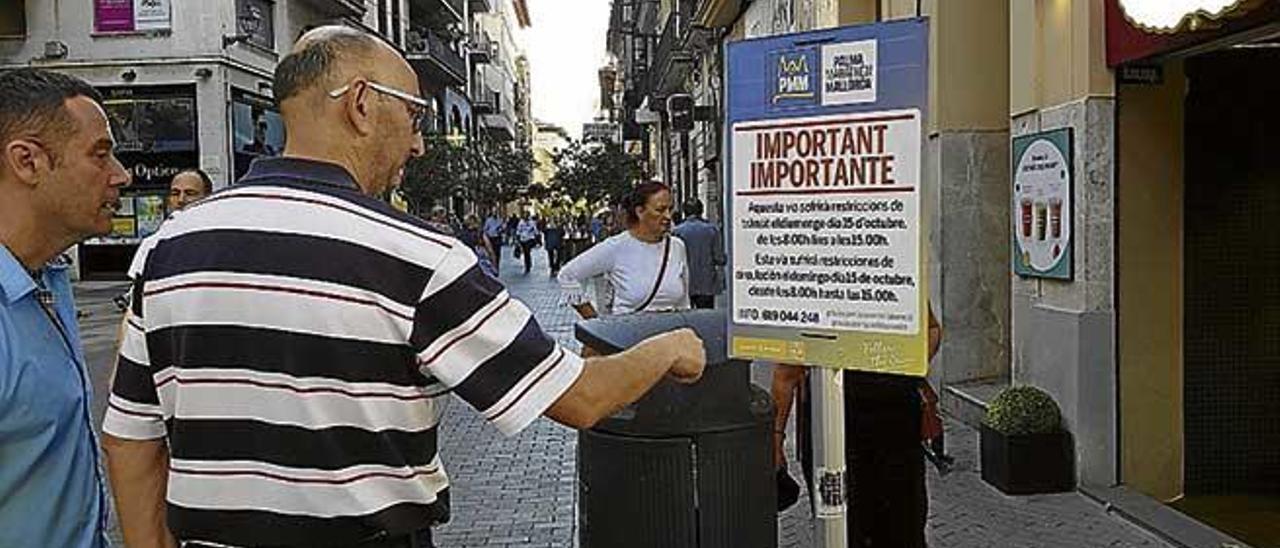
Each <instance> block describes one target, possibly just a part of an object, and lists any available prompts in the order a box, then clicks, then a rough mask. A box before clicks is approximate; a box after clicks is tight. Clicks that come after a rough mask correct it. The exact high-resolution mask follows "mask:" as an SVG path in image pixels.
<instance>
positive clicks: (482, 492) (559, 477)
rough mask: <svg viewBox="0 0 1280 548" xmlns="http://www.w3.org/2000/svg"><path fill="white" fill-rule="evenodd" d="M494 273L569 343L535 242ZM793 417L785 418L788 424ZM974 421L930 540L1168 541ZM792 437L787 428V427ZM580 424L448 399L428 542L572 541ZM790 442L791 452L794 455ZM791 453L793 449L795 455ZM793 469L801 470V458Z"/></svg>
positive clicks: (785, 544) (935, 486)
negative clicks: (1037, 479)
mask: <svg viewBox="0 0 1280 548" xmlns="http://www.w3.org/2000/svg"><path fill="white" fill-rule="evenodd" d="M504 253H505V255H504V257H503V265H502V266H503V272H502V280H503V282H504V283H505V284H506V285H507V287H508V288H509V290H510V291H511V293H512V295H513V296H515V297H516V298H518V299H520V300H522V301H524V302H525V303H526V304H527V305H528V306H529V307H530V308H531V309H533V310H534V313H535V314H536V316H537V318H538V321H539V323H540V324H541V325H542V327H543V329H544V330H545V331H546V332H547V333H549V334H550V335H551V336H553V337H555V338H556V339H558V340H559V341H560V342H562V343H564V344H565V345H566V346H568V347H569V348H571V349H573V350H575V351H576V350H578V348H579V345H578V343H577V341H575V340H574V339H573V325H574V322H575V321H576V317H577V316H576V314H575V313H574V312H573V310H572V309H570V308H569V307H568V306H565V305H564V303H563V300H562V299H561V297H560V291H559V286H558V285H557V284H556V283H555V281H554V280H553V279H552V278H551V277H550V276H549V274H548V272H547V267H546V263H545V259H546V256H545V254H544V253H542V252H541V251H535V258H536V260H535V263H534V268H533V271H532V272H531V273H530V274H528V275H524V274H523V273H522V269H521V265H520V264H519V263H518V262H517V261H515V260H513V259H512V258H511V256H510V249H509V248H507V249H505V250H504ZM124 287H125V286H124V285H122V284H118V283H101V282H88V283H82V284H80V285H79V286H78V287H77V297H78V301H79V304H80V308H81V310H83V311H86V312H87V313H88V314H87V315H86V316H85V317H84V318H82V320H81V329H82V330H83V332H84V340H85V346H86V352H87V354H88V356H89V361H90V364H91V369H92V374H91V376H92V377H93V379H94V385H95V387H94V389H95V394H96V398H95V401H94V410H95V415H96V419H95V420H96V421H97V423H98V424H100V420H101V412H102V409H103V407H104V406H105V402H106V395H107V393H108V392H107V386H108V383H109V379H108V377H109V374H110V371H111V362H112V352H114V348H115V344H114V340H115V330H116V326H117V325H118V321H119V315H118V314H117V313H116V312H115V310H114V308H113V307H112V305H111V303H110V299H111V297H113V296H115V295H117V294H119V292H120V291H122V290H123V288H124ZM752 378H753V380H754V382H755V383H757V384H759V385H761V386H768V384H769V369H768V367H767V366H764V365H755V366H753V371H752ZM793 428H794V426H789V427H788V429H789V430H790V429H793ZM977 437H978V436H977V432H975V431H974V430H972V429H970V428H967V427H965V426H963V425H961V424H959V423H957V422H954V421H948V422H947V440H948V443H949V448H950V451H951V452H952V454H953V456H955V457H956V461H957V463H956V468H955V470H954V471H953V472H952V473H951V474H950V475H949V476H947V477H946V478H940V477H938V475H937V473H936V471H934V469H933V468H929V478H928V481H929V492H930V496H931V500H930V511H929V526H928V539H929V542H930V545H931V546H934V547H936V548H992V547H999V548H1005V547H1008V548H1146V547H1150V548H1164V547H1166V546H1168V545H1167V544H1164V543H1163V542H1161V541H1159V540H1157V539H1155V538H1154V537H1152V536H1151V535H1149V534H1147V533H1145V532H1143V531H1140V530H1138V529H1136V528H1135V527H1133V526H1131V525H1129V524H1127V523H1125V522H1123V521H1120V520H1119V519H1118V518H1115V517H1113V516H1110V515H1108V514H1107V512H1106V511H1104V509H1103V508H1102V507H1101V506H1099V505H1098V504H1096V503H1094V502H1092V501H1090V500H1088V499H1086V498H1085V497H1084V496H1082V495H1080V494H1077V493H1068V494H1061V495H1049V496H1032V497H1006V496H1003V495H1001V494H1000V493H999V492H997V491H996V490H995V489H993V488H991V487H989V486H987V485H986V484H985V483H983V482H982V480H981V479H980V477H979V475H978V469H977V462H976V461H977V448H976V445H977ZM787 439H788V442H789V445H790V440H794V439H795V436H794V433H793V432H790V433H789V435H788V436H787ZM576 440H577V436H576V434H575V433H574V432H573V431H572V430H570V429H568V428H566V427H563V426H560V425H559V424H556V423H554V422H552V421H550V420H546V419H540V420H538V421H536V422H534V423H533V424H532V425H531V426H530V427H529V428H528V429H526V430H525V431H524V432H522V433H521V434H519V435H518V436H515V437H512V438H506V437H503V436H502V435H501V434H500V433H499V432H498V431H497V430H496V429H494V428H493V427H491V426H489V425H487V424H485V423H484V422H483V420H482V419H481V418H480V416H479V415H478V414H477V413H474V412H472V411H471V410H470V409H467V408H466V407H465V406H464V404H462V403H461V402H460V401H457V400H454V401H451V402H450V403H449V407H448V410H447V411H446V418H445V419H444V424H443V426H442V429H441V447H442V449H441V453H442V458H443V459H444V462H445V466H446V468H447V470H448V471H449V476H450V481H451V484H452V486H453V487H452V490H451V493H452V501H453V519H452V521H450V522H449V523H448V524H446V525H444V526H441V527H438V528H437V529H436V535H435V536H436V543H437V544H438V545H439V546H441V547H442V548H456V547H464V548H466V547H473V546H474V547H497V546H501V547H512V548H514V547H521V548H532V547H569V546H575V545H576V537H577V531H576V524H577V517H576V516H577V514H576V504H577V500H576V497H577V490H576V478H575V466H576V456H575V446H576ZM794 454H795V452H794V448H791V447H789V448H788V456H789V458H791V456H792V455H794ZM791 460H792V461H794V458H791ZM791 468H792V475H793V476H794V477H796V478H800V477H801V474H800V471H799V468H798V465H797V464H796V463H794V462H792V463H791ZM778 530H779V543H778V546H779V547H781V548H808V547H810V546H813V533H812V526H811V524H810V521H809V508H808V505H807V499H805V498H802V499H801V502H800V503H799V504H796V505H795V506H794V507H792V508H791V509H790V510H788V511H787V512H785V513H784V514H782V515H781V516H780V518H779V524H778Z"/></svg>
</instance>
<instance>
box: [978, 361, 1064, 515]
mask: <svg viewBox="0 0 1280 548" xmlns="http://www.w3.org/2000/svg"><path fill="white" fill-rule="evenodd" d="M981 438H982V479H983V481H986V482H987V483H989V484H991V485H993V486H995V487H996V488H997V489H999V490H1000V491H1002V492H1004V493H1006V494H1010V495H1025V494H1032V493H1054V492H1060V491H1069V490H1071V489H1072V488H1073V487H1074V486H1075V464H1074V462H1075V450H1074V448H1073V447H1072V443H1071V434H1070V433H1068V432H1067V431H1066V430H1064V429H1063V428H1062V413H1061V412H1060V411H1059V410H1058V404H1057V403H1055V402H1054V401H1053V397H1051V396H1049V395H1048V394H1046V393H1045V392H1044V391H1043V390H1040V389H1038V388H1035V387H1032V386H1015V387H1012V388H1008V389H1005V390H1004V391H1003V392H1001V393H1000V395H999V396H997V397H996V399H995V400H993V401H992V402H991V404H990V405H989V406H988V407H987V416H986V418H985V419H983V421H982V429H981Z"/></svg>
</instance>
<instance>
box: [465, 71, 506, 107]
mask: <svg viewBox="0 0 1280 548" xmlns="http://www.w3.org/2000/svg"><path fill="white" fill-rule="evenodd" d="M480 74H481V75H483V73H480ZM498 108H500V100H499V97H498V92H497V91H494V89H493V88H492V87H491V86H489V84H488V83H486V82H485V81H484V77H483V76H478V77H477V78H476V80H475V81H473V82H471V110H473V111H475V112H476V113H477V114H488V113H491V112H495V111H496V110H497V109H498Z"/></svg>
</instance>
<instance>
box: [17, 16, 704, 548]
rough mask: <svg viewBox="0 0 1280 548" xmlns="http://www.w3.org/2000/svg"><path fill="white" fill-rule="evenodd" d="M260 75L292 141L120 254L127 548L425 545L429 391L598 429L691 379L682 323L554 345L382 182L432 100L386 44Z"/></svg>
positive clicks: (437, 503) (480, 406) (443, 478)
mask: <svg viewBox="0 0 1280 548" xmlns="http://www.w3.org/2000/svg"><path fill="white" fill-rule="evenodd" d="M273 90H274V92H275V96H276V100H277V101H278V103H279V106H280V114H281V117H282V118H283V120H284V124H285V127H286V130H287V134H288V137H287V141H286V143H285V147H284V151H283V154H282V155H281V156H280V157H276V158H265V159H259V160H258V161H256V162H255V163H254V164H253V165H252V167H251V168H250V170H249V172H248V173H247V174H246V175H245V177H244V178H243V179H242V180H241V181H239V183H238V184H237V185H236V186H235V187H234V188H232V189H229V190H228V191H226V192H223V193H221V194H219V195H217V196H214V197H212V198H210V199H207V200H204V201H201V202H199V203H197V204H195V205H192V206H190V207H188V208H187V210H186V211H184V212H183V214H182V215H180V216H177V217H175V218H174V219H172V220H170V222H168V223H166V224H165V225H164V226H162V227H161V229H160V232H159V233H158V237H157V238H158V240H159V243H157V244H156V245H155V246H153V247H151V248H148V249H144V250H143V251H142V252H140V253H139V255H138V257H137V258H136V259H135V260H134V263H133V265H132V267H131V272H133V274H134V276H135V277H134V280H135V284H137V290H136V291H137V293H138V294H140V295H142V296H143V297H142V299H141V302H138V303H135V304H134V306H132V307H131V308H130V310H129V312H128V314H127V322H128V324H127V329H126V330H125V334H124V338H123V341H122V342H121V345H120V355H119V360H118V363H117V371H116V376H115V381H114V384H113V389H112V395H111V400H110V407H109V410H108V412H107V416H106V419H105V421H104V423H103V430H104V436H103V437H104V445H105V447H106V450H107V456H108V462H109V467H110V474H111V481H112V487H113V489H114V493H115V496H116V503H117V506H118V508H119V516H120V523H121V528H122V530H123V533H124V537H125V541H126V543H128V544H129V545H130V546H173V545H175V544H176V543H177V542H182V543H184V546H186V547H209V546H275V547H313V546H324V547H335V546H344V547H345V546H359V547H361V548H372V547H410V546H413V547H430V546H432V543H431V539H430V537H431V531H430V526H432V525H433V524H437V523H441V522H443V521H445V520H447V519H448V517H449V512H450V510H449V478H448V476H447V475H446V474H445V470H444V466H443V464H442V463H441V461H440V457H439V455H438V453H437V448H438V447H439V445H440V444H441V443H447V442H448V440H441V439H437V429H438V427H439V424H440V421H441V420H442V417H441V411H442V409H441V407H440V405H441V399H442V398H446V397H451V395H456V396H457V397H458V398H461V399H462V400H463V401H465V402H466V403H467V404H469V405H470V406H472V407H473V408H475V409H476V410H477V411H478V412H479V413H481V414H482V415H483V416H484V418H485V419H486V420H487V421H488V422H489V423H490V424H492V425H493V426H495V427H497V428H498V429H499V430H500V431H502V432H504V433H506V434H514V433H516V432H519V431H520V430H521V429H523V428H524V427H525V426H527V425H528V424H529V423H530V422H531V421H533V420H534V419H535V418H537V417H538V416H539V415H544V414H545V415H547V416H549V417H551V418H553V419H555V420H557V421H560V422H562V423H565V424H568V425H570V426H573V427H587V426H590V425H591V424H593V423H594V422H595V421H597V420H599V419H600V418H601V417H604V416H607V415H608V414H610V413H611V412H612V411H613V410H615V409H617V408H618V407H620V406H622V405H625V404H626V403H627V402H631V401H634V400H635V399H636V398H639V397H640V396H641V395H643V393H644V392H645V391H647V390H648V389H649V388H650V387H651V386H652V385H653V384H654V383H656V382H657V381H658V380H659V379H660V378H662V377H663V376H664V375H671V376H672V377H673V378H675V379H676V380H678V381H681V382H691V381H693V380H695V379H696V378H698V376H699V375H700V374H701V371H702V367H703V364H704V362H705V356H704V354H703V349H702V342H701V341H700V340H699V339H698V338H697V336H696V335H694V334H693V332H692V331H689V330H680V331H677V332H673V333H667V334H664V335H660V336H657V337H655V338H652V339H649V340H647V341H645V342H642V343H641V344H640V345H639V346H637V347H635V348H633V349H631V350H629V351H627V352H624V353H622V354H618V355H615V356H609V357H600V358H591V359H587V360H585V361H584V360H583V359H581V358H579V357H577V356H576V355H574V354H573V353H571V352H567V351H565V349H564V348H562V347H560V346H559V345H557V344H556V343H555V342H554V341H553V340H552V339H551V338H549V337H548V336H547V335H546V334H544V333H543V332H542V331H541V329H540V328H539V327H538V324H537V322H536V321H534V320H533V318H532V316H531V313H530V311H529V309H528V308H526V307H525V305H523V304H522V303H520V302H518V301H514V300H512V299H511V298H510V296H509V295H508V293H507V292H506V290H505V289H504V288H503V287H502V285H501V284H500V283H499V282H498V281H497V280H496V279H494V278H493V277H491V276H489V275H487V274H485V273H483V272H482V271H481V270H480V268H479V267H478V265H477V260H476V256H475V254H474V253H473V252H472V250H471V249H470V248H468V247H467V246H466V245H464V244H462V243H461V242H460V241H458V240H457V239H454V238H453V237H450V236H445V235H441V234H439V233H438V232H436V231H434V230H432V229H431V228H430V227H429V225H427V223H426V222H424V221H422V220H420V219H417V218H415V217H412V216H409V215H405V214H403V213H401V212H399V211H397V210H395V209H394V208H392V207H390V206H389V205H387V204H386V203H385V202H383V201H381V200H379V199H378V198H377V196H380V195H382V194H383V193H384V192H385V191H386V190H387V189H388V188H391V187H393V186H395V185H396V184H397V183H398V179H399V177H400V175H399V174H400V173H401V172H402V170H403V166H404V165H405V163H406V162H407V161H409V159H411V158H412V157H414V156H417V155H421V154H422V153H423V151H424V150H423V149H424V143H423V138H422V133H421V132H422V124H423V123H424V121H425V120H426V119H427V117H428V116H429V112H430V111H429V106H428V105H429V103H428V102H427V101H426V100H425V99H423V98H422V96H421V92H420V88H419V83H418V78H417V75H416V74H415V73H414V71H413V69H412V68H411V67H410V66H409V64H408V63H407V62H406V61H405V59H404V57H403V56H402V55H401V54H400V53H398V52H397V50H396V49H395V48H394V47H392V46H390V45H388V44H386V43H385V42H383V41H382V40H380V39H379V38H376V37H373V36H371V35H368V34H366V33H364V32H363V31H360V30H356V29H352V28H349V27H342V26H325V27H319V28H317V29H313V30H311V31H309V32H307V33H306V34H304V35H303V36H302V38H301V39H300V40H299V41H298V43H297V45H295V47H294V49H293V51H292V52H291V53H290V54H288V55H287V56H285V58H284V59H282V60H281V62H280V64H279V66H278V68H277V69H276V74H275V80H274V82H273ZM104 216H105V214H104ZM104 222H105V219H104ZM5 469H6V470H7V469H8V462H7V461H6V468H5ZM63 498H65V497H63ZM33 500H34V499H33ZM30 503H31V500H25V499H24V500H23V504H24V507H26V505H27V504H30ZM80 515H82V514H78V513H50V514H48V516H49V517H50V518H51V519H56V520H58V523H64V522H66V521H68V520H70V519H73V517H76V516H80ZM5 533H7V531H5V532H0V534H5ZM14 545H15V546H64V545H66V544H61V543H50V544H33V543H30V542H20V543H15V544H14Z"/></svg>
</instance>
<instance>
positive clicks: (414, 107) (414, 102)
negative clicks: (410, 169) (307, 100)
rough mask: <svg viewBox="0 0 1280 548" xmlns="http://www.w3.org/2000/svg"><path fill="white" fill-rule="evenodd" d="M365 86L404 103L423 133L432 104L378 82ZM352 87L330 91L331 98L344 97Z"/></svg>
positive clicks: (347, 86)
mask: <svg viewBox="0 0 1280 548" xmlns="http://www.w3.org/2000/svg"><path fill="white" fill-rule="evenodd" d="M365 85H367V86H369V89H372V90H373V91H376V92H378V93H382V94H384V95H390V96H391V97H395V98H396V99H399V100H401V101H404V102H405V105H406V106H408V107H409V117H410V118H411V119H412V121H413V127H414V128H415V129H417V130H419V131H423V130H425V129H426V128H424V127H423V124H424V123H425V122H426V118H427V111H428V110H430V109H431V104H430V103H428V102H427V100H426V99H423V98H421V97H418V96H417V95H413V94H412V93H408V92H405V91H400V90H398V89H396V88H393V87H389V86H384V85H382V84H379V83H377V82H368V81H366V82H365ZM351 86H352V84H347V85H345V86H342V87H340V88H338V89H335V90H333V91H330V92H329V98H331V99H337V98H339V97H342V95H343V94H345V93H346V92H348V91H351Z"/></svg>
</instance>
